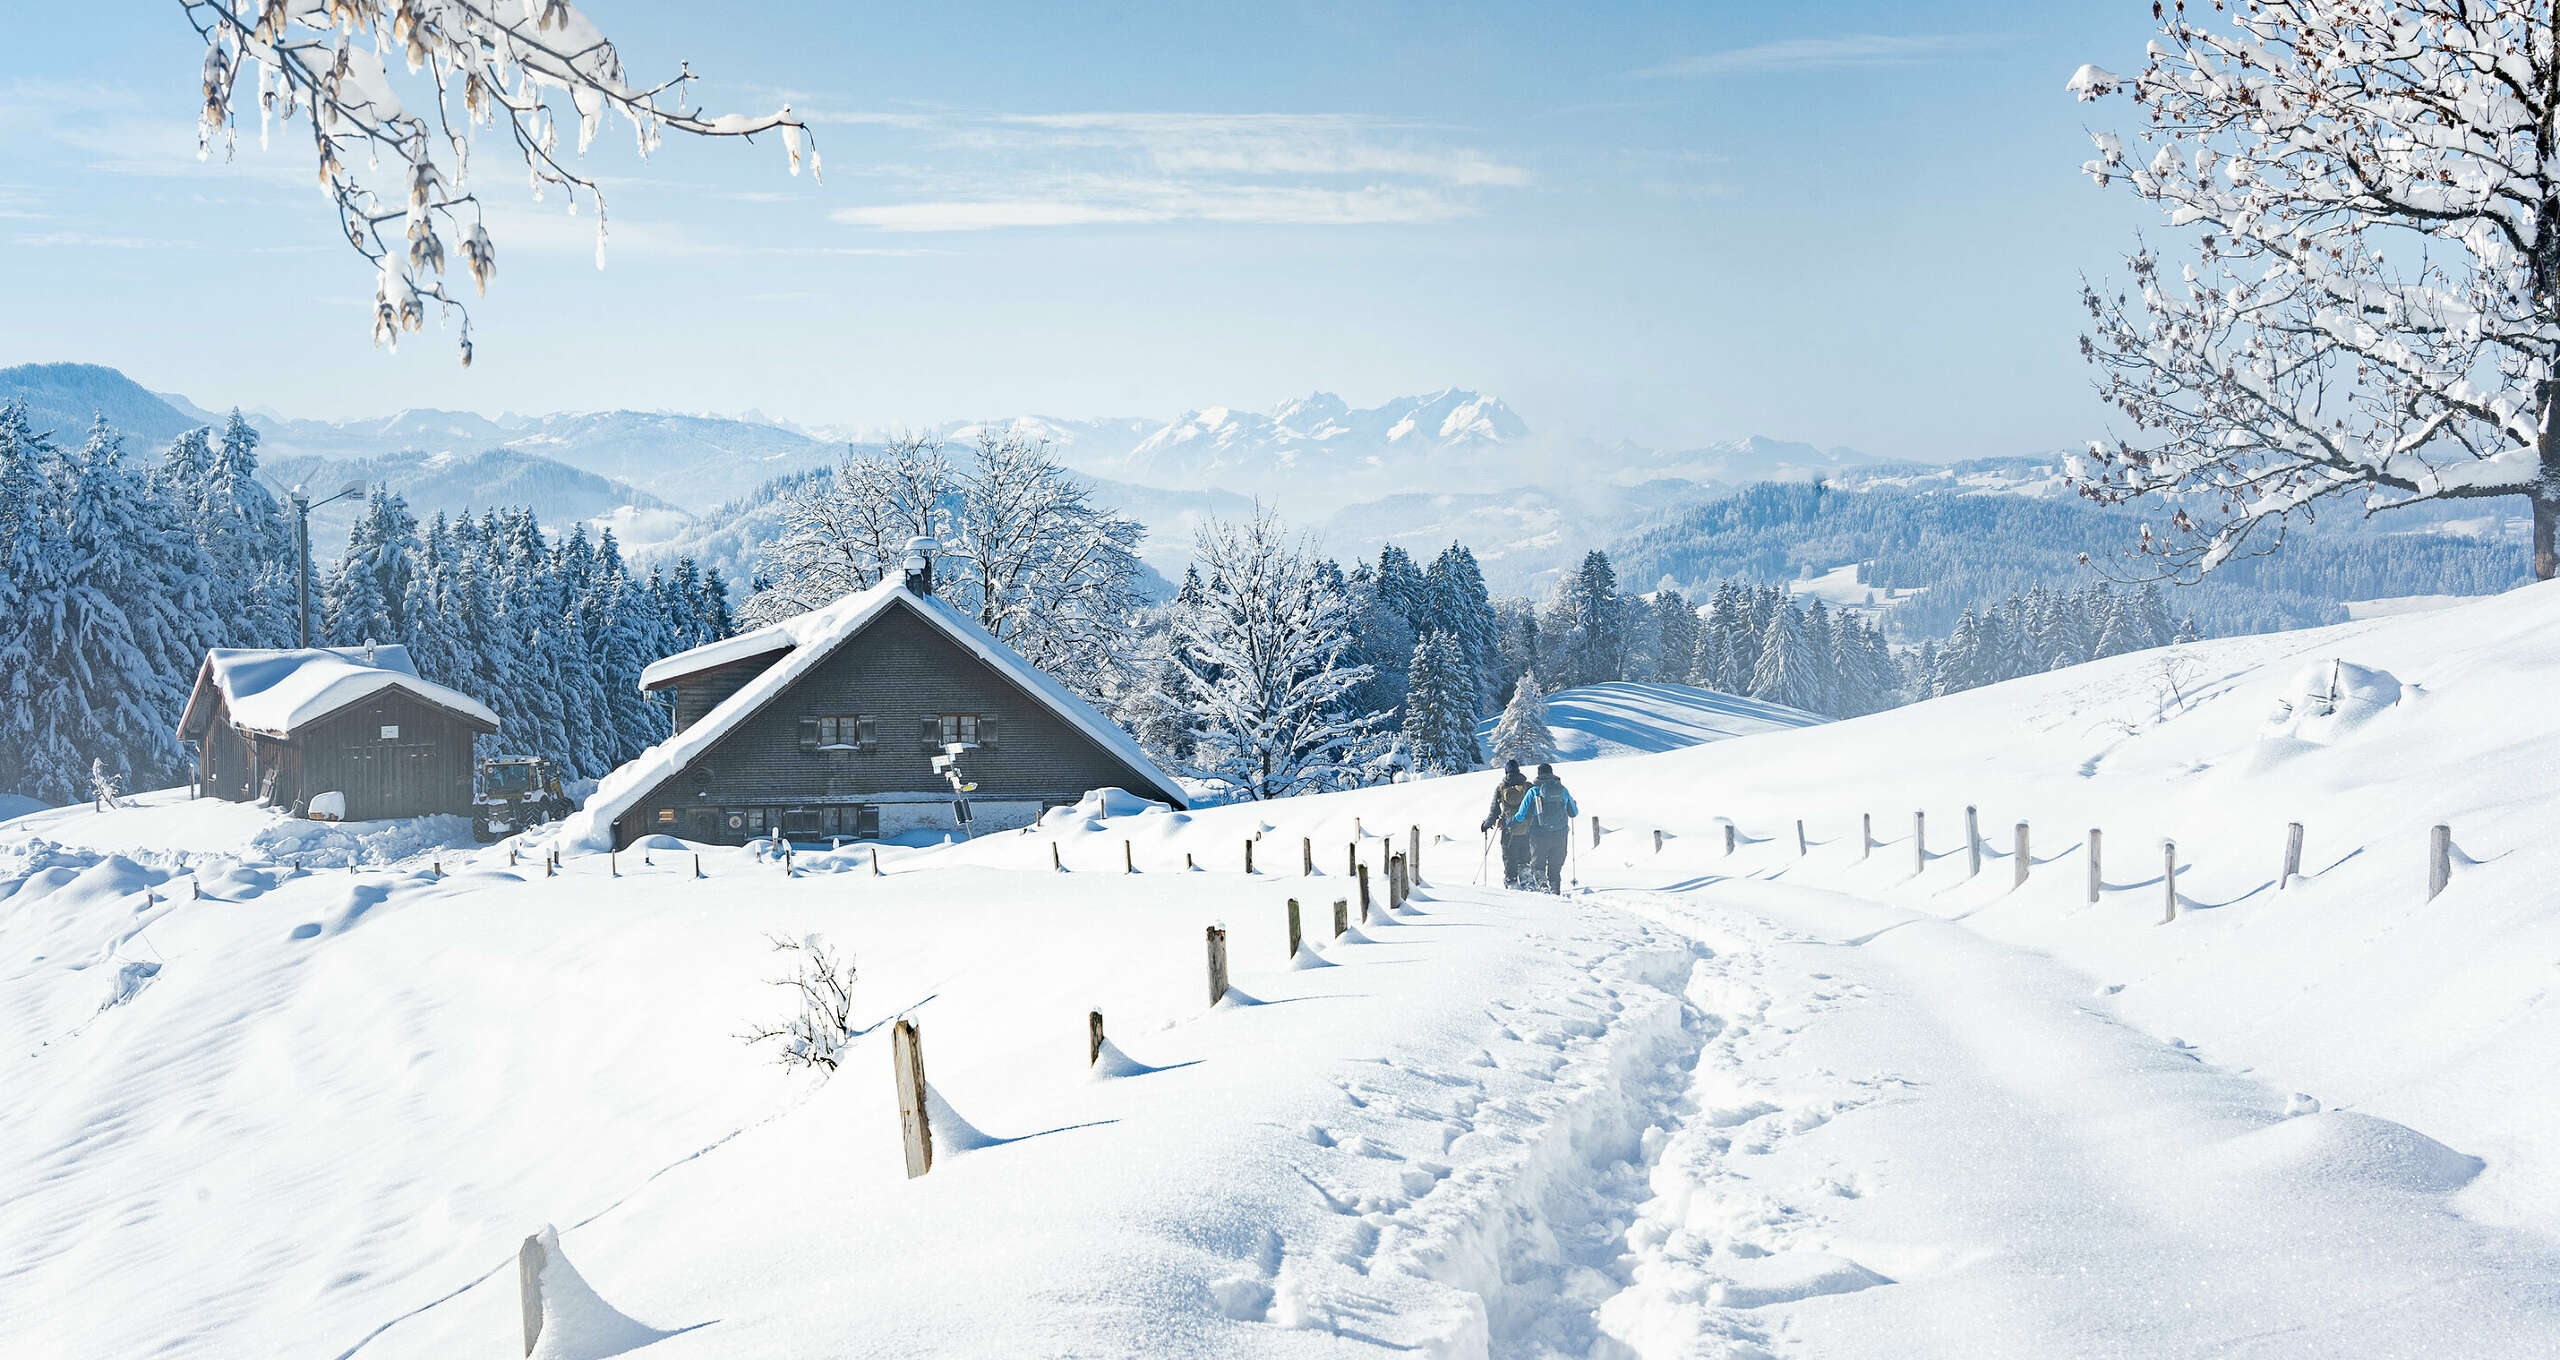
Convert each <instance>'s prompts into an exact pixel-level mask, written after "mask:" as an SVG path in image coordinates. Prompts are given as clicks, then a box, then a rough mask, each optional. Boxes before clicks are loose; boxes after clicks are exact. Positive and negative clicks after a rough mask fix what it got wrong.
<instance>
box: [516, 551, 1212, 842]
mask: <svg viewBox="0 0 2560 1360" xmlns="http://www.w3.org/2000/svg"><path fill="white" fill-rule="evenodd" d="M901 601H903V602H905V603H906V604H907V605H909V606H911V607H913V608H914V610H915V611H916V613H917V614H918V615H919V616H920V617H922V618H923V619H924V620H925V621H926V622H928V623H930V624H932V625H933V626H934V627H936V628H938V629H940V630H941V631H942V633H943V634H944V635H945V636H946V637H949V638H950V639H951V640H952V641H953V642H955V643H958V644H959V645H960V646H961V647H962V648H963V649H965V650H967V651H968V652H969V653H971V654H972V655H974V656H976V657H977V658H978V659H979V660H981V661H983V662H985V663H986V664H987V665H989V666H991V667H993V668H994V669H995V670H996V671H997V672H998V673H1000V674H1002V675H1003V676H1004V677H1005V678H1006V679H1009V680H1011V681H1013V682H1014V683H1015V684H1016V685H1019V686H1021V687H1022V689H1023V691H1024V692H1025V693H1027V694H1029V695H1030V696H1031V697H1032V698H1033V699H1035V700H1037V701H1038V702H1039V703H1040V704H1041V706H1042V707H1044V708H1047V709H1048V710H1049V711H1050V712H1051V713H1054V714H1056V715H1057V716H1058V717H1059V719H1061V720H1062V721H1064V722H1065V723H1066V724H1067V725H1068V726H1070V727H1073V728H1075V729H1076V730H1077V731H1079V732H1081V733H1083V734H1084V735H1085V736H1087V737H1089V738H1091V739H1092V740H1093V742H1094V744H1095V745H1098V746H1100V747H1101V748H1102V749H1103V750H1105V751H1108V752H1110V753H1111V755H1112V756H1113V757H1114V758H1115V759H1117V760H1119V761H1120V762H1121V763H1122V764H1124V765H1126V766H1128V767H1129V768H1131V769H1133V770H1135V771H1137V772H1138V773H1140V774H1142V775H1145V776H1146V777H1147V779H1148V780H1150V781H1151V782H1153V783H1154V784H1155V786H1156V788H1157V789H1158V791H1160V792H1162V793H1163V794H1165V795H1166V796H1167V797H1170V798H1174V799H1177V800H1178V799H1180V798H1181V796H1182V786H1181V785H1180V784H1178V783H1176V782H1174V779H1173V776H1171V775H1169V774H1166V773H1165V772H1164V771H1162V770H1160V769H1157V768H1156V764H1155V762H1154V761H1152V760H1150V759H1148V758H1147V753H1146V752H1145V751H1144V750H1142V749H1141V748H1140V747H1139V746H1138V743H1137V741H1136V740H1135V739H1134V738H1132V737H1131V736H1130V735H1129V734H1128V733H1127V732H1125V731H1123V730H1121V728H1120V726H1119V725H1118V724H1117V723H1114V722H1112V721H1111V720H1110V719H1108V718H1106V717H1104V716H1102V715H1101V714H1100V713H1098V712H1095V711H1094V708H1093V706H1092V705H1091V704H1088V703H1086V702H1085V701H1084V700H1083V699H1081V698H1078V697H1077V696H1076V694H1075V692H1074V691H1073V690H1070V689H1068V688H1067V687H1066V686H1064V685H1061V684H1059V683H1058V682H1057V681H1056V680H1055V679H1053V678H1051V677H1050V676H1049V675H1048V674H1046V673H1045V672H1043V671H1041V670H1040V668H1039V667H1037V666H1034V665H1032V664H1031V663H1030V662H1028V661H1025V660H1023V658H1022V656H1021V654H1020V653H1018V652H1016V651H1014V650H1013V649H1012V648H1011V647H1008V646H1006V645H1004V644H1003V643H1002V642H999V641H997V640H996V639H995V637H994V636H993V635H992V634H990V633H988V632H987V630H986V629H984V628H981V627H979V626H978V622H977V620H975V619H972V618H970V617H968V616H967V615H965V614H962V613H961V612H960V611H959V610H956V609H954V608H952V607H951V606H950V605H948V604H946V603H944V602H943V601H942V600H940V599H938V598H936V597H934V596H931V595H919V594H917V593H916V592H914V591H912V590H910V589H908V588H907V583H906V579H905V578H904V577H903V576H893V577H891V578H889V579H888V580H885V581H882V582H881V583H880V584H878V585H876V586H873V587H871V588H870V589H868V590H857V591H855V592H853V593H852V594H850V595H847V596H845V597H844V598H842V599H840V600H837V601H836V602H835V603H833V604H830V605H826V606H823V607H821V608H818V609H813V610H810V611H809V612H808V613H806V614H802V615H799V616H798V617H796V618H789V619H784V620H783V621H782V622H780V623H776V624H769V625H767V626H766V627H763V628H759V629H756V630H755V631H753V632H750V633H741V634H739V635H738V636H737V637H734V638H728V639H724V640H723V641H722V642H715V643H712V644H710V645H709V646H707V647H696V648H694V649H693V650H692V651H689V652H681V653H678V654H677V655H675V656H672V657H668V658H666V659H665V660H663V661H660V662H658V663H657V664H655V665H652V666H650V667H648V668H646V669H644V670H642V671H641V673H640V686H641V688H643V689H646V688H648V687H649V686H650V684H651V683H652V676H653V675H654V676H656V677H657V678H659V679H664V678H666V677H668V676H670V675H684V674H688V673H690V672H693V671H697V670H701V669H703V668H704V667H705V666H710V665H718V664H720V662H722V661H734V660H737V659H739V658H741V657H748V656H757V655H761V654H763V653H765V652H770V651H774V650H778V649H782V648H788V651H786V652H785V654H784V655H783V656H782V657H781V659H779V660H777V661H775V662H774V663H773V664H772V665H770V666H768V667H766V668H765V669H764V670H763V671H762V672H761V673H759V674H758V675H757V676H756V677H755V678H754V679H752V680H750V681H748V682H747V683H746V684H745V685H743V686H740V687H739V689H738V691H737V692H736V693H734V694H732V695H730V696H729V697H728V698H726V699H723V700H721V701H720V702H719V704H718V705H717V706H715V707H714V708H713V709H712V710H711V711H710V712H709V713H706V714H704V715H702V717H701V718H700V719H699V720H697V721H696V722H694V723H693V724H692V725H691V726H689V727H687V728H685V729H684V730H683V731H681V732H678V733H676V734H675V735H674V736H672V737H669V738H667V739H666V740H665V741H662V742H659V743H658V744H657V745H655V746H652V747H650V748H649V749H648V750H646V751H643V752H641V753H640V754H639V756H637V757H636V758H634V759H633V760H631V761H630V762H629V763H627V764H625V765H623V766H622V767H621V768H619V769H617V770H615V771H614V772H613V773H611V774H608V775H606V776H605V777H604V779H603V780H602V781H601V782H599V783H598V784H597V785H596V791H595V794H594V796H592V797H590V798H589V799H587V804H586V806H585V807H583V808H580V809H579V810H578V811H577V812H576V813H575V814H574V815H572V816H571V817H570V819H569V820H568V822H567V823H565V824H564V825H563V827H562V828H561V844H562V845H564V846H570V847H585V848H588V849H597V850H600V849H604V848H606V847H607V846H609V845H611V844H612V841H613V823H614V821H615V819H617V818H619V817H621V816H622V814H623V813H625V812H628V811H630V810H631V807H632V805H633V804H635V803H637V802H638V801H639V800H640V797H641V795H643V794H646V793H647V792H649V791H650V790H651V789H654V788H656V787H658V785H660V784H662V783H664V782H665V781H666V780H668V779H669V778H672V777H673V776H674V775H676V774H677V773H678V772H679V771H681V770H683V769H684V768H685V767H686V766H687V765H690V764H692V763H693V762H694V761H695V760H696V759H698V758H699V757H700V756H701V755H702V754H703V753H704V752H706V751H708V750H710V749H711V747H712V746H713V745H714V744H716V743H718V742H719V740H720V739H721V738H722V737H725V736H727V735H728V734H729V733H730V732H731V731H732V730H734V729H735V728H736V727H737V725H738V724H739V723H741V722H743V721H745V720H746V719H747V718H749V717H751V716H753V715H754V714H755V713H756V712H757V711H758V710H760V709H762V708H763V707H764V706H765V705H766V704H767V703H769V702H771V701H772V700H773V699H774V698H775V697H776V696H778V695H780V694H781V693H782V692H783V691H785V690H787V689H789V688H790V687H791V686H792V685H793V684H794V683H796V682H797V681H798V680H799V679H800V677H802V676H804V675H806V674H808V673H809V672H810V671H811V670H812V669H814V668H816V666H817V665H818V663H819V662H821V661H823V660H825V659H826V658H827V657H829V656H831V655H833V654H834V652H835V650H836V648H837V647H838V646H840V645H842V644H843V643H844V642H845V641H847V640H848V639H850V638H852V637H854V636H855V635H857V634H859V633H860V632H861V631H862V630H863V629H865V628H867V627H869V626H870V625H871V623H872V622H873V621H874V620H876V619H878V618H879V617H880V615H881V614H882V613H883V612H884V611H886V610H887V609H888V608H889V607H890V606H891V605H893V604H897V603H899V602H901ZM749 639H755V641H754V642H753V644H752V645H748V646H744V647H739V648H736V649H731V650H722V649H723V648H725V647H727V644H731V643H747V642H748V640H749ZM706 652H708V653H712V654H713V659H711V660H708V661H706V660H704V659H703V654H704V653H706ZM679 661H682V662H683V663H684V664H683V665H682V666H681V667H677V668H674V669H667V668H669V667H671V666H673V665H674V663H676V662H679Z"/></svg>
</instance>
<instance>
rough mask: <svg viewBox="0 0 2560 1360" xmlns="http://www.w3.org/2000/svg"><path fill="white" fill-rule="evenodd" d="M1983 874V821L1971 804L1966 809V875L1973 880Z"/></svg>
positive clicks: (1966, 805)
mask: <svg viewBox="0 0 2560 1360" xmlns="http://www.w3.org/2000/svg"><path fill="white" fill-rule="evenodd" d="M1981 872H1982V819H1981V818H1980V817H1979V816H1977V815H1976V814H1975V813H1974V810H1973V805H1972V804H1971V803H1967V804H1965V808H1964V875H1965V877H1967V878H1972V877H1974V876H1976V875H1978V874H1980V873H1981Z"/></svg>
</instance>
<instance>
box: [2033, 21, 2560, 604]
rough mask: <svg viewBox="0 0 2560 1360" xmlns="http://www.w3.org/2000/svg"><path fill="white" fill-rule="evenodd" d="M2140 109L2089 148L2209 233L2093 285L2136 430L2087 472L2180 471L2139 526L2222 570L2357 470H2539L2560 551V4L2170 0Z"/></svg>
mask: <svg viewBox="0 0 2560 1360" xmlns="http://www.w3.org/2000/svg"><path fill="white" fill-rule="evenodd" d="M2153 12H2154V13H2155V14H2156V15H2159V16H2160V28H2161V34H2162V39H2163V40H2161V41H2155V42H2154V43H2152V44H2151V47H2150V55H2149V57H2148V59H2147V61H2146V63H2145V65H2144V67H2143V69H2142V71H2141V73H2140V74H2138V75H2136V76H2134V77H2132V78H2131V79H2125V78H2122V77H2118V76H2116V75H2113V74H2112V73H2109V72H2107V71H2105V70H2102V69H2100V68H2098V67H2095V66H2084V67H2082V68H2081V69H2080V71H2079V73H2078V74H2077V75H2075V76H2074V77H2073V78H2072V81H2071V89H2072V90H2073V91H2074V92H2076V93H2077V94H2078V95H2079V96H2080V97H2081V98H2083V99H2096V98H2100V97H2102V96H2105V95H2107V94H2110V93H2112V92H2114V91H2117V90H2122V91H2125V92H2126V93H2128V94H2129V95H2130V96H2131V98H2132V100H2133V102H2134V103H2135V105H2137V106H2138V107H2139V108H2140V110H2141V111H2142V113H2143V114H2144V115H2145V118H2144V123H2143V126H2142V127H2141V128H2140V129H2139V130H2138V131H2137V132H2135V134H2134V135H2133V138H2132V143H2133V144H2132V145H2128V144H2127V141H2126V139H2125V138H2123V137H2120V136H2119V135H2118V134H2116V133H2114V132H2109V131H2098V132H2095V133H2093V134H2092V135H2093V137H2094V139H2095V141H2096V143H2097V149H2098V155H2097V156H2096V157H2095V158H2094V159H2092V160H2090V161H2089V162H2088V163H2087V165H2086V166H2085V167H2084V168H2085V169H2086V170H2087V172H2088V173H2089V174H2090V175H2091V176H2092V177H2093V178H2095V179H2096V180H2097V181H2098V183H2099V184H2100V185H2102V186H2103V185H2107V184H2112V183H2115V182H2117V181H2122V182H2124V183H2125V184H2127V185H2129V186H2130V187H2131V188H2132V190H2133V191H2134V193H2135V194H2137V195H2139V196H2140V197H2141V198H2143V199H2145V200H2147V201H2149V202H2152V203H2155V204H2157V205H2159V207H2160V209H2161V211H2162V212H2163V214H2164V215H2165V216H2166V217H2167V219H2168V221H2169V222H2170V224H2171V225H2172V226H2174V227H2177V228H2180V229H2182V230H2184V231H2187V232H2189V233H2190V234H2191V236H2192V241H2193V255H2192V258H2191V259H2187V260H2184V261H2182V260H2178V259H2172V258H2168V257H2165V256H2163V255H2162V254H2160V253H2158V252H2155V251H2154V250H2152V249H2151V248H2150V247H2148V246H2144V247H2142V248H2139V249H2137V250H2136V251H2135V253H2134V254H2133V255H2132V256H2131V258H2130V260H2129V261H2128V272H2129V274H2130V276H2131V279H2130V285H2131V286H2130V287H2129V288H2126V289H2117V288H2100V287H2095V286H2089V287H2084V289H2083V293H2082V301H2083V303H2084V305H2085V306H2086V308H2087V310H2088V312H2089V315H2090V317H2091V319H2092V330H2093V332H2094V334H2093V335H2091V336H2089V337H2087V338H2085V339H2084V342H2083V351H2084V353H2085V354H2086V355H2087V357H2088V358H2089V360H2090V361H2091V362H2092V363H2093V364H2095V365H2097V367H2098V372H2099V377H2098V389H2099V391H2100V393H2101V394H2102V395H2103V396H2104V397H2105V398H2106V399H2107V401H2108V402H2109V403H2110V404H2112V405H2114V406H2116V407H2117V408H2118V409H2119V410H2121V411H2122V412H2123V413H2124V415H2125V416H2126V418H2127V419H2129V420H2130V421H2131V422H2132V423H2133V425H2134V428H2135V430H2136V431H2137V432H2138V433H2137V434H2136V435H2135V436H2134V437H2132V438H2126V439H2120V440H2117V441H2115V442H2114V443H2112V444H2109V443H2107V442H2098V443H2095V444H2093V445H2092V447H2091V450H2090V453H2089V455H2088V456H2087V457H2086V458H2083V459H2078V460H2076V461H2075V464H2074V468H2073V475H2074V477H2075V478H2076V479H2077V481H2078V482H2079V484H2080V487H2081V489H2082V491H2083V493H2084V494H2087V495H2089V496H2091V497H2094V498H2096V499H2098V500H2101V501H2106V502H2119V501H2129V500H2133V499H2136V498H2139V497H2145V496H2151V495H2154V494H2155V493H2167V494H2169V495H2170V496H2171V497H2172V500H2171V502H2170V506H2171V508H2170V512H2169V514H2168V516H2167V523H2166V531H2165V532H2158V531H2154V530H2153V529H2152V528H2151V527H2150V526H2148V525H2146V526H2145V527H2144V534H2143V540H2142V546H2143V548H2144V549H2146V550H2148V551H2150V552H2152V553H2154V554H2157V555H2158V556H2159V557H2160V558H2162V559H2163V560H2165V562H2166V563H2167V564H2168V565H2169V566H2170V567H2171V568H2173V569H2178V570H2193V571H2205V570H2210V569H2212V568H2213V567H2215V566H2217V565H2219V564H2221V563H2223V562H2225V561H2227V560H2229V559H2230V558H2231V557H2232V556H2233V555H2234V554H2235V553H2240V552H2243V551H2253V550H2267V549H2272V548H2273V547H2274V546H2275V545H2277V544H2279V543H2281V542H2282V538H2283V529H2284V527H2285V525H2286V523H2287V522H2288V521H2289V520H2290V519H2291V518H2292V517H2293V516H2294V515H2296V514H2298V513H2306V514H2307V512H2308V511H2309V510H2311V509H2312V507H2313V506H2314V505H2315V503H2316V502H2318V501H2320V500H2322V499H2323V498H2327V497H2341V498H2345V499H2347V500H2349V501H2350V502H2352V503H2354V504H2357V505H2359V506H2360V507H2361V508H2362V509H2364V510H2365V511H2367V512H2368V513H2370V512H2374V511H2379V510H2386V509H2391V508H2395V507H2399V506H2406V505H2413V504H2418V503H2421V502H2425V501H2431V500H2439V499H2470V498H2478V497H2492V496H2524V497H2526V498H2528V499H2529V500H2530V502H2531V504H2532V506H2533V565H2534V574H2535V575H2536V576H2537V577H2540V578H2544V579H2548V578H2550V577H2552V576H2553V575H2555V574H2560V384H2555V381H2554V379H2555V377H2560V248H2555V247H2554V245H2553V242H2554V241H2555V239H2560V143H2555V141H2554V138H2553V134H2552V129H2553V127H2554V126H2555V125H2560V41H2555V39H2554V34H2555V30H2556V29H2560V18H2555V13H2554V8H2553V4H2552V3H2551V0H2460V2H2459V3H2457V2H2456V0H2256V2H2255V3H2251V4H2249V5H2246V6H2235V7H2233V8H2232V10H2231V12H2230V13H2229V15H2228V17H2227V18H2226V17H2224V15H2223V14H2222V12H2221V7H2220V6H2217V7H2216V12H2215V14H2214V15H2213V16H2212V17H2211V18H2207V17H2206V16H2204V15H2203V14H2202V13H2201V12H2194V13H2191V12H2190V10H2189V9H2188V7H2187V6H2184V5H2179V6H2176V7H2174V8H2172V9H2169V10H2165V11H2164V10H2160V9H2157V8H2155V9H2154V11H2153Z"/></svg>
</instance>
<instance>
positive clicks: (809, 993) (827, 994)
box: [738, 935, 854, 1072]
mask: <svg viewBox="0 0 2560 1360" xmlns="http://www.w3.org/2000/svg"><path fill="white" fill-rule="evenodd" d="M770 938H771V939H772V941H773V948H774V952H776V953H780V954H789V955H791V956H792V967H791V975H790V976H788V977H778V978H773V979H771V981H772V983H773V985H774V986H776V987H783V988H788V989H789V990H790V992H791V995H792V1002H793V1005H794V1007H795V1009H794V1011H793V1013H792V1014H791V1016H790V1017H789V1018H788V1019H786V1020H784V1021H783V1022H782V1023H781V1024H779V1025H758V1026H756V1027H754V1028H752V1029H747V1030H743V1031H741V1032H740V1033H739V1035H738V1038H739V1039H740V1040H741V1041H743V1042H745V1043H748V1044H751V1045H752V1044H761V1043H774V1044H779V1045H780V1046H781V1052H780V1053H779V1054H778V1055H777V1060H778V1061H779V1062H781V1064H782V1065H783V1066H785V1067H823V1068H825V1069H827V1070H828V1071H830V1072H833V1071H834V1070H836V1058H837V1056H838V1055H839V1054H841V1053H843V1051H844V1048H845V1045H847V1044H849V1043H851V1042H853V1036H854V1028H853V963H852V961H851V960H849V959H847V958H845V957H844V956H843V955H842V954H839V953H837V952H836V951H835V950H834V949H831V948H829V947H828V945H827V943H826V941H825V940H823V939H821V938H820V937H818V936H816V935H810V936H805V937H803V938H801V939H797V940H791V939H785V938H783V937H782V936H779V935H775V936H771V937H770Z"/></svg>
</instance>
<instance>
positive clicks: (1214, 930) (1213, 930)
mask: <svg viewBox="0 0 2560 1360" xmlns="http://www.w3.org/2000/svg"><path fill="white" fill-rule="evenodd" d="M1226 997H1227V932H1226V928H1225V927H1223V926H1211V927H1209V1004H1210V1005H1212V1006H1214V1005H1217V1004H1218V1003H1219V1002H1221V1001H1224V1000H1226Z"/></svg>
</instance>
